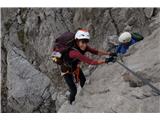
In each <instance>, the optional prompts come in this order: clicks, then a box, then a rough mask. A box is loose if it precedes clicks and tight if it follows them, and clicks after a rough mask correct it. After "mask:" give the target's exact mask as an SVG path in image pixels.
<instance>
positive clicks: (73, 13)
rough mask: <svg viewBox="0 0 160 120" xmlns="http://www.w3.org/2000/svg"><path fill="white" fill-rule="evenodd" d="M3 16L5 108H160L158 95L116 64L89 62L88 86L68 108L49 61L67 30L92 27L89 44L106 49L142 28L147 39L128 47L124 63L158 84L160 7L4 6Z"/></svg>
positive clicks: (7, 110) (63, 86)
mask: <svg viewBox="0 0 160 120" xmlns="http://www.w3.org/2000/svg"><path fill="white" fill-rule="evenodd" d="M1 15H2V17H1V18H2V21H1V24H2V46H1V51H2V52H1V53H2V55H1V59H2V62H1V63H2V69H1V72H2V76H1V77H2V88H1V91H2V99H1V102H2V112H57V111H59V112H159V111H160V110H159V109H160V108H159V106H160V104H159V102H160V101H159V96H156V95H155V94H154V93H153V92H151V89H150V88H149V87H148V86H146V85H144V84H143V83H142V82H139V80H137V79H136V78H135V77H134V76H132V75H131V74H129V73H128V72H127V71H125V70H124V69H123V68H122V67H121V66H119V65H118V64H116V63H115V64H111V65H103V66H94V67H89V69H88V67H86V66H84V68H83V69H84V70H85V74H86V75H87V79H89V84H87V85H86V86H85V88H84V89H83V95H82V96H81V95H79V96H77V98H76V104H75V105H73V106H69V105H67V103H66V102H65V101H66V100H67V99H66V97H65V92H66V91H67V87H66V85H65V83H64V81H63V79H62V77H60V74H59V69H58V67H57V65H55V64H54V63H53V62H52V61H51V60H50V59H49V56H50V54H51V52H52V46H53V43H54V40H55V38H56V37H58V36H59V35H60V34H61V33H63V32H65V31H72V32H74V31H75V30H76V29H77V28H79V27H83V28H88V29H89V31H90V33H91V37H92V40H91V42H90V44H91V45H92V46H94V47H96V48H101V49H108V46H109V45H108V41H109V40H110V39H117V36H118V35H119V34H120V33H121V32H123V31H131V32H132V31H137V32H140V33H142V34H143V35H144V37H145V39H144V41H142V42H140V43H138V44H136V45H134V46H133V47H132V48H131V49H130V50H129V54H130V55H129V56H128V57H126V58H125V59H124V61H125V64H126V65H127V66H129V67H130V68H131V69H133V70H134V71H136V72H137V73H138V74H140V75H141V76H143V77H145V78H146V79H149V80H152V83H153V84H154V85H155V86H158V85H159V82H160V81H159V78H160V76H159V71H160V66H159V65H160V64H159V57H160V56H158V55H159V50H160V48H159V46H160V45H159V44H158V43H159V30H160V29H159V27H160V9H158V8H144V9H143V8H136V9H134V8H123V9H122V8H103V9H102V8H74V9H73V8H72V9H71V8H70V9H69V8H63V9H60V8H50V9H49V8H36V9H34V8H3V9H1ZM102 43H103V45H102ZM90 56H91V57H93V58H99V57H95V56H92V55H90ZM86 68H87V69H86ZM138 85H139V86H138ZM63 103H64V104H63ZM62 104H63V105H62Z"/></svg>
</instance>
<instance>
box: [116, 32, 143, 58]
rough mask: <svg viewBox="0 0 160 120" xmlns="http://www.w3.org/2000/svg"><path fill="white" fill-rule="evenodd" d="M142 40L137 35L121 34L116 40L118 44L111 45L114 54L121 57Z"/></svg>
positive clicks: (140, 36)
mask: <svg viewBox="0 0 160 120" xmlns="http://www.w3.org/2000/svg"><path fill="white" fill-rule="evenodd" d="M143 39H144V37H143V36H142V35H140V34H139V33H129V32H123V33H122V34H121V35H120V36H119V38H118V41H119V44H115V43H113V44H114V47H115V53H116V54H121V55H123V54H125V53H126V52H127V50H128V49H129V47H130V46H131V45H133V44H135V43H137V42H139V41H141V40H143Z"/></svg>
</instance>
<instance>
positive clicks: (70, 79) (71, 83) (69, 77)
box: [64, 69, 86, 104]
mask: <svg viewBox="0 0 160 120" xmlns="http://www.w3.org/2000/svg"><path fill="white" fill-rule="evenodd" d="M64 79H65V81H66V83H67V85H68V87H69V90H70V97H69V101H70V104H72V102H73V101H74V100H75V96H76V94H77V87H76V85H75V82H74V76H73V74H72V73H67V74H65V75H64ZM79 79H80V86H81V87H83V86H84V84H85V81H86V78H85V76H84V74H83V72H82V70H81V69H80V73H79Z"/></svg>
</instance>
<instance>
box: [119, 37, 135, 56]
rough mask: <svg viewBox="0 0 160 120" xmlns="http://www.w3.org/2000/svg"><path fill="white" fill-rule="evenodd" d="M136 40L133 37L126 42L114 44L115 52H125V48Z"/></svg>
mask: <svg viewBox="0 0 160 120" xmlns="http://www.w3.org/2000/svg"><path fill="white" fill-rule="evenodd" d="M136 42H137V40H135V39H133V38H132V39H131V41H130V42H129V43H127V44H119V45H117V46H116V53H117V54H125V53H126V52H127V50H128V49H129V47H130V46H131V45H133V44H135V43H136Z"/></svg>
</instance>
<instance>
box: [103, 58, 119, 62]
mask: <svg viewBox="0 0 160 120" xmlns="http://www.w3.org/2000/svg"><path fill="white" fill-rule="evenodd" d="M105 62H106V63H109V62H112V63H114V62H116V58H115V57H109V58H106V59H105Z"/></svg>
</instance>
